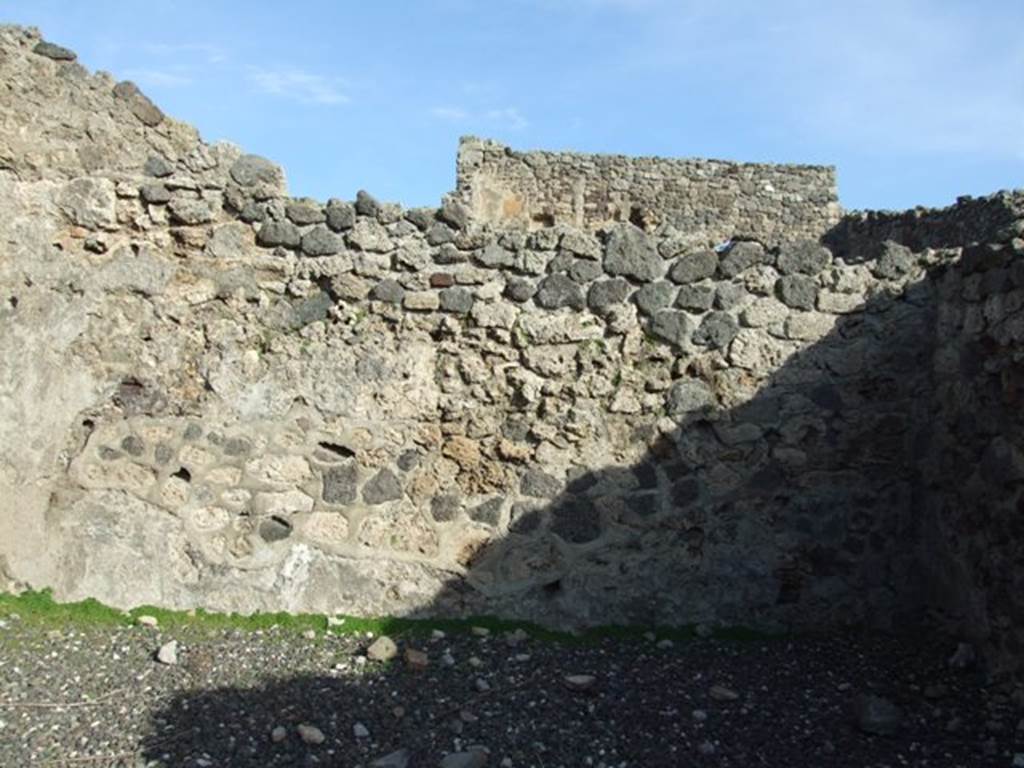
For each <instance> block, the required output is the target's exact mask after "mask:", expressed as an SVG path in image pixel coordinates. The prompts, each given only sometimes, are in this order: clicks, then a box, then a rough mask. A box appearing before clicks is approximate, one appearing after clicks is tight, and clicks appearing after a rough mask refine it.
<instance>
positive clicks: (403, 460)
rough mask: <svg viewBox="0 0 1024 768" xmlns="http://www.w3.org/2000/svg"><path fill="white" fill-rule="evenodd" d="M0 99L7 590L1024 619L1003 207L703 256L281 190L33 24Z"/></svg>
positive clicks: (840, 617) (1016, 241) (428, 606)
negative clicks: (1019, 599) (1017, 558)
mask: <svg viewBox="0 0 1024 768" xmlns="http://www.w3.org/2000/svg"><path fill="white" fill-rule="evenodd" d="M68 55H70V54H68ZM0 75H2V77H0V82H2V83H3V86H2V87H3V88H4V91H3V92H2V93H3V95H2V98H0V111H2V114H0V158H2V166H3V170H0V205H2V206H3V209H4V210H5V211H7V212H8V215H6V216H5V217H3V218H2V219H0V243H4V246H3V248H4V253H3V257H4V258H3V259H0V286H2V296H3V305H2V307H0V522H2V523H3V525H4V528H5V531H7V532H9V533H10V535H7V536H4V537H0V574H3V575H4V576H5V578H6V579H7V580H8V582H9V583H11V584H28V585H31V586H34V587H42V586H52V587H53V588H54V589H55V591H56V594H57V595H58V597H60V598H80V597H85V596H93V597H98V598H100V599H103V600H105V601H107V602H109V603H112V604H115V605H130V604H137V603H143V602H148V603H155V604H160V605H167V606H173V607H189V606H196V605H202V606H205V607H208V608H214V609H221V610H241V611H249V610H255V609H274V610H279V609H284V610H293V611H298V610H303V611H325V612H327V611H344V612H349V613H359V614H393V615H395V614H400V615H417V614H442V615H466V614H479V613H491V614H500V615H504V616H510V617H521V618H527V619H531V620H534V621H538V622H541V623H545V624H548V625H552V626H563V627H564V626H585V625H593V624H599V623H608V622H618V623H633V624H640V623H643V624H651V623H658V624H675V625H679V624H686V623H690V622H697V621H710V622H721V623H728V624H743V625H748V626H757V627H762V628H777V627H821V626H835V625H840V624H854V623H862V624H868V625H871V626H882V627H889V626H895V627H907V626H913V625H914V624H915V623H916V622H917V621H919V620H921V619H924V618H926V617H927V615H928V614H929V613H931V614H932V615H934V614H936V612H937V611H940V610H941V611H944V612H945V615H946V616H947V617H948V619H947V620H948V621H949V622H950V623H951V625H955V624H956V622H961V623H960V624H959V625H956V626H959V627H960V628H963V626H964V624H963V622H964V621H965V620H970V617H971V616H974V617H976V616H977V615H979V611H980V612H981V613H982V614H983V615H984V616H985V617H987V618H986V621H990V623H992V624H993V625H998V622H1001V621H1004V619H1002V618H998V619H997V618H995V617H996V616H997V615H998V616H1003V615H1004V614H1005V615H1006V616H1008V617H1009V618H1008V619H1005V621H1009V622H1010V623H1011V624H1013V623H1014V622H1018V619H1017V614H1016V613H1014V612H1013V611H1012V610H1011V608H1012V605H1013V604H1014V603H1013V600H1014V599H1015V598H1011V597H1007V594H1008V588H1009V585H1010V584H1012V579H1013V578H1014V576H1013V575H1008V574H1015V573H1016V571H1014V570H1013V569H1012V568H1010V569H1009V570H1006V563H1007V562H1008V561H1009V560H1010V559H1012V557H1013V556H1014V555H1013V553H1014V552H1015V551H1016V550H1015V549H1014V547H1015V546H1016V544H1015V543H1013V542H1014V539H1012V538H1011V537H1008V536H1005V535H1004V538H1003V539H1002V540H996V539H995V538H994V534H996V533H999V534H1005V533H1006V532H1008V531H1010V529H1009V528H1004V527H1001V526H1007V525H1010V524H1011V523H1010V522H1009V521H1010V519H1011V518H1009V517H1005V516H1003V512H999V513H998V514H997V512H996V510H997V509H998V510H1003V509H1004V508H1005V509H1010V508H1011V507H1012V508H1013V509H1015V507H1013V504H1015V503H1016V502H1015V496H1012V494H1010V493H1009V492H1008V491H1007V490H1006V489H1008V488H1010V487H1011V486H1012V484H1013V483H1015V482H1016V479H1015V478H1016V475H1014V474H1013V473H1014V472H1016V471H1017V468H1018V467H1017V465H1018V464H1019V462H1018V461H1017V458H1016V456H1017V454H1016V453H1014V451H1015V450H1017V448H1015V447H1014V446H1016V445H1017V444H1018V442H1019V441H1018V439H1017V437H1016V436H1015V435H1014V434H1013V430H1012V427H1013V425H1014V424H1016V421H1015V419H1017V418H1018V417H1017V416H1016V415H1015V414H1014V415H1012V417H1007V414H1006V412H1007V409H1009V408H1010V404H1012V400H1007V399H1006V398H1005V397H1004V395H1003V394H1000V392H1001V391H1002V390H999V389H998V387H997V386H996V384H995V382H1009V383H1003V384H1000V386H1004V387H1008V388H1009V389H1008V391H1010V392H1011V393H1012V392H1015V386H1014V385H1013V383H1012V382H1013V380H1014V379H1013V376H1014V375H1015V374H1014V373H1013V371H1015V370H1016V367H1015V366H1016V365H1017V361H1016V356H1017V355H1018V354H1019V352H1018V351H1017V350H1019V346H1018V342H1019V336H1018V334H1017V331H1016V327H1017V322H1018V317H1017V314H1018V312H1019V308H1020V307H1019V304H1020V302H1019V300H1018V296H1017V295H1018V293H1020V288H1019V281H1018V280H1017V278H1018V277H1019V276H1018V275H1017V271H1018V270H1017V269H1016V268H1015V267H1014V266H1013V259H1014V258H1016V257H1019V256H1020V255H1021V253H1022V252H1024V242H1022V241H1021V240H1020V236H1021V227H1022V225H1021V216H1020V212H1021V201H1022V198H1021V195H1020V193H1017V194H1001V195H995V196H992V197H990V198H985V199H982V200H963V201H961V202H960V203H958V205H956V206H954V207H952V208H950V209H946V210H944V211H931V212H916V213H910V214H901V215H895V214H858V215H853V216H850V217H847V218H845V219H844V220H843V221H842V222H841V223H840V224H838V225H837V226H835V227H833V228H832V229H831V231H830V232H829V233H827V234H826V236H825V237H824V238H823V239H818V238H807V237H804V235H805V234H806V232H805V231H804V230H803V229H801V228H800V227H799V226H797V227H796V228H795V229H793V230H792V233H793V236H792V237H789V236H787V237H781V236H780V237H773V236H768V235H764V234H763V233H762V235H763V237H762V238H761V239H759V240H757V241H754V240H743V239H740V238H736V239H734V240H733V242H732V243H731V244H730V245H728V246H727V247H723V248H721V249H719V250H717V251H716V250H712V249H708V248H707V247H706V245H705V242H704V240H705V239H706V238H703V236H701V237H699V238H697V239H696V240H695V239H694V237H693V236H692V232H681V231H680V230H679V229H677V228H675V227H670V226H659V227H655V228H653V229H651V230H650V231H644V230H643V229H641V228H639V227H637V226H635V225H634V224H633V223H629V222H619V223H615V224H612V225H609V226H607V227H604V228H602V229H600V230H598V231H591V230H590V229H589V228H587V227H582V228H577V227H571V226H568V225H565V224H556V225H553V226H546V227H541V228H537V229H534V230H533V231H527V230H525V229H522V228H519V227H515V226H511V227H496V226H494V225H493V224H492V223H488V222H481V221H480V220H479V219H478V218H476V217H474V215H473V213H472V211H471V209H470V207H469V206H467V205H466V204H465V203H464V202H462V201H461V200H460V199H459V198H458V197H457V196H453V197H451V198H449V199H448V201H447V202H446V203H445V204H444V205H443V206H442V207H441V208H439V209H411V210H406V209H403V208H402V207H400V206H398V205H395V204H390V203H382V202H380V201H377V200H375V199H374V198H373V197H371V196H370V195H368V194H366V193H360V194H359V195H358V196H357V199H356V200H354V201H342V200H329V201H327V202H326V203H322V202H318V201H314V200H308V199H295V198H290V197H288V196H287V195H286V194H285V191H284V180H283V174H282V173H281V171H280V169H279V168H277V167H276V166H275V165H273V164H272V163H270V162H269V161H267V160H264V159H262V158H259V157H255V156H252V155H246V154H243V153H242V152H241V150H239V149H237V148H235V147H232V146H230V145H213V146H210V145H206V144H204V143H202V142H201V141H200V140H199V138H198V136H196V134H195V132H194V131H192V130H191V129H189V128H188V127H187V126H183V125H181V124H179V123H176V122H174V121H173V120H172V119H171V118H168V117H165V116H164V115H162V113H160V112H159V110H157V109H156V107H154V106H153V105H152V104H151V103H149V102H148V100H146V99H145V97H144V96H143V95H142V94H140V93H138V91H137V90H136V89H133V88H132V87H131V86H130V85H125V84H115V83H114V82H113V80H111V79H110V78H108V77H105V76H103V75H95V76H93V75H89V74H88V73H87V72H85V71H84V70H83V69H82V68H81V67H79V66H78V65H77V64H76V63H74V62H73V61H72V60H69V59H67V58H66V57H64V58H61V56H58V57H57V58H56V59H55V58H53V51H52V50H51V49H49V48H46V47H45V46H43V47H40V40H39V38H38V36H37V35H36V33H33V32H31V31H25V30H21V29H18V28H11V27H4V28H0ZM27 126H31V127H32V130H31V134H30V133H29V132H28V130H27V128H26V127H27ZM30 135H31V136H32V137H33V138H28V137H29V136H30ZM713 220H717V219H714V217H712V216H710V215H709V221H713ZM716 226H717V225H716ZM722 227H723V229H722V230H721V233H718V234H727V235H728V236H734V235H737V234H738V232H737V230H736V229H735V228H733V225H732V224H728V225H725V224H723V225H722ZM716 237H717V234H716ZM711 239H712V240H713V239H715V238H711ZM982 269H983V270H984V273H983V272H982V271H979V270H982ZM1000 398H1002V399H1000ZM965 402H969V403H971V404H972V408H975V407H976V408H978V409H983V410H984V411H985V418H984V419H982V418H981V416H980V415H979V416H978V417H977V418H975V419H974V420H973V421H971V422H970V423H969V424H968V425H967V426H965V419H964V413H965V407H964V403H965ZM996 427H998V429H999V430H1000V431H999V432H998V435H1000V436H1001V437H997V436H996V433H993V432H992V431H991V430H992V429H994V428H996ZM968 428H969V429H970V430H974V431H968ZM1000 440H1001V442H1000ZM984 457H988V458H984ZM983 458H984V460H983ZM978 462H980V464H978ZM976 464H977V465H978V466H980V467H981V469H979V470H978V472H981V473H983V474H981V475H978V477H979V478H980V479H977V480H976V479H974V474H972V473H974V467H975V465H976ZM952 470H956V471H952ZM957 472H959V473H960V474H957ZM984 473H987V474H984ZM993 473H994V474H993ZM991 477H997V478H1002V481H1001V482H1002V483H1003V485H992V484H991V483H989V484H988V485H985V482H988V481H989V479H990V478H991ZM961 481H963V482H961ZM997 487H998V488H1000V489H1002V490H1000V491H995V490H993V489H994V488H997ZM1013 487H1015V486H1013ZM995 499H997V500H998V504H996V503H995V501H994V500H995ZM972 510H975V511H972ZM1007 514H1008V513H1007ZM979 553H980V554H979ZM993 558H994V559H993ZM940 563H941V564H942V566H941V567H936V565H937V564H940ZM997 565H998V568H1001V569H1003V570H999V571H998V573H999V574H1001V575H1000V576H999V578H998V579H995V578H994V577H993V575H992V574H993V573H994V572H995V571H994V570H993V569H995V568H996V566H997ZM942 574H947V575H948V574H959V575H956V576H955V577H954V578H953V579H952V582H954V583H952V584H951V583H950V579H946V580H945V581H943V579H941V578H939V577H940V576H941V575H942ZM957 590H960V591H959V592H957ZM978 595H981V596H982V597H980V598H979V597H978ZM965 596H966V597H965ZM1007 606H1009V607H1007ZM929 608H933V609H934V610H931V611H930V612H929ZM972 611H973V612H974V613H973V614H972V613H971V612H972ZM975 624H977V622H975ZM1016 626H1019V623H1018V624H1016ZM986 637H987V638H989V639H992V638H994V637H995V636H994V634H993V633H992V632H989V633H988V634H987V635H986ZM1000 638H1002V635H1000ZM999 642H1000V643H1002V642H1003V641H1002V639H1000V640H999ZM1001 647H1002V646H1001ZM1007 647H1009V646H1007Z"/></svg>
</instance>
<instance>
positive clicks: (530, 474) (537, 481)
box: [519, 469, 562, 499]
mask: <svg viewBox="0 0 1024 768" xmlns="http://www.w3.org/2000/svg"><path fill="white" fill-rule="evenodd" d="M561 488H562V483H560V482H559V481H558V480H557V478H555V477H552V476H551V475H549V474H548V473H547V472H544V471H543V470H540V469H528V470H527V471H526V473H525V474H524V475H523V477H522V479H521V480H520V481H519V491H520V492H521V493H522V494H523V495H524V496H536V497H538V498H542V499H550V498H551V497H553V496H556V495H558V492H559V491H560V490H561Z"/></svg>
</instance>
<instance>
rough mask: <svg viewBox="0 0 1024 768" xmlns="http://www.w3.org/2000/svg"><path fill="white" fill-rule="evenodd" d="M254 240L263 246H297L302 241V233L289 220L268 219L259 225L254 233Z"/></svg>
mask: <svg viewBox="0 0 1024 768" xmlns="http://www.w3.org/2000/svg"><path fill="white" fill-rule="evenodd" d="M256 242H257V243H259V244H260V245H262V246H264V247H265V248H273V247H275V246H278V245H280V246H283V247H285V248H298V247H299V243H301V242H302V235H301V233H300V232H299V228H298V227H296V226H295V225H294V224H292V223H291V222H290V221H268V222H265V223H264V224H263V226H262V227H260V231H259V232H257V233H256Z"/></svg>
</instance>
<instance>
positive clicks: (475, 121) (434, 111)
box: [430, 106, 530, 131]
mask: <svg viewBox="0 0 1024 768" xmlns="http://www.w3.org/2000/svg"><path fill="white" fill-rule="evenodd" d="M430 114H431V115H432V116H433V117H435V118H437V119H438V120H444V121H445V122H449V123H459V124H471V125H474V126H477V127H479V128H486V129H489V130H496V129H506V130H510V131H521V130H523V129H524V128H527V127H528V126H529V125H530V121H529V120H527V119H526V117H524V116H523V114H522V113H521V112H520V111H519V110H518V109H517V108H516V107H501V108H496V109H482V110H472V109H469V108H467V107H457V106H443V107H432V108H431V109H430Z"/></svg>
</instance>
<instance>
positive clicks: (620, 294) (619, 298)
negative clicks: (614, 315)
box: [587, 277, 633, 315]
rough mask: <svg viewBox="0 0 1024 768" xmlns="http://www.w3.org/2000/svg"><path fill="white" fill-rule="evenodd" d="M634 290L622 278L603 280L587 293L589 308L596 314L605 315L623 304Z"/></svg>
mask: <svg viewBox="0 0 1024 768" xmlns="http://www.w3.org/2000/svg"><path fill="white" fill-rule="evenodd" d="M632 290H633V286H631V285H630V284H629V281H628V280H626V279H625V278H622V277H615V278H612V279H611V280H601V281H599V282H596V283H594V284H593V285H591V286H590V290H589V291H588V292H587V306H588V307H590V309H591V311H593V312H594V313H595V314H598V315H603V314H605V313H606V312H607V311H608V310H609V309H611V308H612V307H613V306H615V305H616V304H622V303H623V302H624V301H625V300H626V299H627V298H628V297H629V294H630V292H631V291H632Z"/></svg>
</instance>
